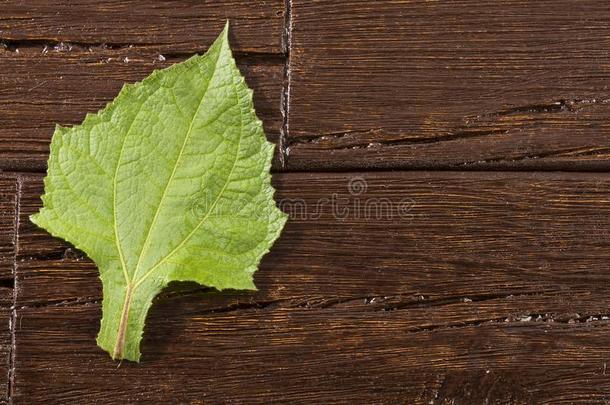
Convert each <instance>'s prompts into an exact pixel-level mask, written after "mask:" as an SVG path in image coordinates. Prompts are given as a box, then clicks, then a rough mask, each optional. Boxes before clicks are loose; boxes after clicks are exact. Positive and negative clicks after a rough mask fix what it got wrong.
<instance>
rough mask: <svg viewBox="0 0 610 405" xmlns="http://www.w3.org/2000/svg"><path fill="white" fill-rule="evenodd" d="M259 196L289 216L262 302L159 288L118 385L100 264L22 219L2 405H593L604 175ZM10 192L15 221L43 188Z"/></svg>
mask: <svg viewBox="0 0 610 405" xmlns="http://www.w3.org/2000/svg"><path fill="white" fill-rule="evenodd" d="M274 181H275V184H276V186H277V188H278V193H277V198H278V201H279V202H280V204H281V205H282V206H283V207H284V209H285V210H286V211H288V212H289V213H291V220H290V221H289V223H288V226H287V228H286V230H285V232H284V233H283V235H282V237H281V238H280V240H279V241H278V242H277V244H276V246H275V247H274V249H273V251H272V253H271V254H270V255H268V256H267V257H266V258H265V259H264V261H263V264H262V266H261V270H260V272H259V273H257V276H256V282H257V285H258V287H259V291H258V292H256V293H238V292H235V293H222V294H221V293H214V292H210V291H201V289H199V292H198V291H197V290H195V291H192V292H191V293H187V294H185V293H172V292H171V291H170V292H169V293H167V294H166V295H165V297H163V298H161V299H160V300H159V302H158V304H157V305H156V306H155V308H154V310H153V313H152V316H151V321H150V323H149V326H148V328H147V330H146V343H145V344H144V348H143V350H144V357H143V363H142V364H141V365H139V366H135V365H131V364H123V365H121V366H120V367H119V368H118V370H117V368H116V364H115V363H113V362H112V361H111V360H110V359H109V358H108V357H107V356H106V355H105V353H103V352H101V351H100V350H99V349H97V348H96V347H95V346H94V344H93V342H94V338H95V333H96V330H97V327H98V323H99V300H100V298H101V294H100V284H99V281H98V280H97V275H96V270H95V267H94V266H93V264H92V263H91V262H89V261H88V260H87V259H85V258H82V257H81V256H80V255H79V253H78V252H75V251H68V252H66V249H67V248H68V245H66V244H64V243H61V242H59V241H56V240H54V239H53V238H51V237H49V236H43V235H42V234H40V235H35V234H33V232H32V230H31V229H29V230H28V229H27V227H25V224H24V223H22V228H21V237H20V239H19V251H20V252H21V251H22V250H24V249H22V248H21V246H27V250H31V251H32V252H36V254H34V255H33V256H32V257H30V258H27V257H22V258H21V259H20V261H19V263H18V267H17V280H16V285H17V307H18V310H17V321H16V325H17V327H16V335H15V337H16V347H17V351H16V357H15V382H14V392H13V394H14V399H15V400H16V401H17V402H23V401H25V399H26V398H33V399H37V400H41V401H42V400H43V399H44V400H50V401H51V402H66V401H67V402H70V401H75V400H77V399H79V400H81V401H85V402H94V401H99V402H112V401H116V400H127V399H129V398H132V399H133V398H134V397H132V396H133V395H134V392H135V393H138V394H137V395H138V396H137V397H136V399H137V400H140V401H151V400H160V401H170V400H172V399H175V400H178V401H194V402H197V401H203V402H212V403H217V402H226V401H230V400H234V401H237V402H269V401H272V400H274V399H275V400H281V401H289V402H302V403H320V402H327V401H326V400H328V402H333V401H334V402H337V403H345V402H349V401H352V402H353V401H364V402H375V401H377V402H379V401H381V402H384V403H392V402H395V401H401V402H402V403H429V401H432V402H433V403H443V401H445V400H446V401H450V400H452V399H453V400H454V402H455V403H465V404H469V403H483V402H484V400H485V399H487V400H488V401H489V403H496V402H498V403H553V404H556V403H591V402H595V401H602V400H605V398H606V395H607V394H608V392H610V391H609V390H610V378H608V377H607V376H606V374H605V369H606V366H605V363H606V362H607V361H608V360H609V359H608V354H609V353H610V352H609V350H610V340H608V338H607V336H608V333H609V332H610V329H609V328H610V320H609V319H608V317H609V316H610V314H608V311H607V308H608V306H609V305H610V299H609V298H608V294H607V285H608V283H609V282H610V271H608V261H609V257H608V255H610V253H608V252H610V249H609V247H610V246H609V245H610V242H608V241H607V232H608V229H610V203H609V202H608V195H610V175H607V174H579V173H572V174H570V173H556V174H553V173H512V174H505V173H477V172H474V173H473V172H466V173H451V172H449V173H442V172H440V173H422V172H394V173H389V172H388V173H384V172H376V173H337V174H330V173H326V174H323V173H311V174H310V173H287V174H278V175H276V176H275V179H274ZM364 186H366V190H364V188H363V187H364ZM22 189H23V192H24V195H23V201H24V202H26V203H25V204H23V206H22V209H23V210H24V211H23V212H24V215H25V212H27V211H33V210H35V209H36V206H37V203H36V199H37V195H38V193H39V192H40V191H41V188H40V178H36V177H29V178H25V179H23V186H22ZM360 191H362V192H360ZM333 199H334V200H335V202H336V203H335V204H334V205H333V203H332V201H333ZM38 204H39V203H38ZM303 207H305V209H302V208H303ZM37 246H38V247H37ZM184 288H186V287H184V286H183V289H184ZM190 288H191V290H193V288H194V287H192V286H190ZM83 364H86V365H87V366H86V367H83ZM49 369H53V370H56V371H55V372H53V373H48V372H47V370H49ZM170 376H171V377H170ZM67 387H70V388H69V389H68V388H67ZM111 387H115V389H113V390H111ZM116 387H118V388H116ZM117 389H118V390H117ZM325 399H326V400H325ZM435 401H436V402H435Z"/></svg>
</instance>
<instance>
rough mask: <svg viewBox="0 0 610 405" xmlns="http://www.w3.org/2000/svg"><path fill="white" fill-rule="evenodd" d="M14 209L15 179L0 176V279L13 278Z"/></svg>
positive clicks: (15, 204)
mask: <svg viewBox="0 0 610 405" xmlns="http://www.w3.org/2000/svg"><path fill="white" fill-rule="evenodd" d="M16 210H17V181H16V179H15V178H14V177H6V176H5V177H0V279H12V278H13V263H14V262H15V232H16V230H17V229H16V228H17V213H16ZM0 295H1V294H0Z"/></svg>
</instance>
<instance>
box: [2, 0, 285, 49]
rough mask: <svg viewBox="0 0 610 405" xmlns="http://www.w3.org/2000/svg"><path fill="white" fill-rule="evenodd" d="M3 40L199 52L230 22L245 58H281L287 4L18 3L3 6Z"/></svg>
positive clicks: (225, 0) (259, 0)
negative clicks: (277, 55)
mask: <svg viewBox="0 0 610 405" xmlns="http://www.w3.org/2000/svg"><path fill="white" fill-rule="evenodd" d="M0 7H1V8H2V14H1V15H0V27H1V31H0V39H2V40H5V41H7V40H8V41H9V42H13V41H17V42H20V41H26V42H27V41H29V42H31V41H38V42H62V41H63V42H72V43H74V42H77V43H86V44H102V43H106V44H111V45H117V46H124V45H125V46H128V45H138V46H139V45H143V46H148V45H154V46H155V47H156V48H157V49H159V50H166V51H171V52H189V53H190V52H200V51H201V50H203V49H204V47H205V46H206V44H208V43H210V42H211V41H212V40H213V39H214V38H215V37H216V35H217V34H218V32H220V30H221V29H222V27H223V26H224V24H225V22H226V21H227V20H230V22H231V28H232V32H233V34H232V35H233V38H234V40H233V43H234V46H235V47H236V49H237V50H239V51H242V52H267V53H280V52H282V32H283V26H284V2H283V1H282V0H266V1H263V0H255V1H247V2H246V1H235V0H222V1H217V0H206V1H186V0H169V1H163V2H150V1H145V0H129V1H119V0H106V1H102V2H100V1H93V0H77V1H72V0H61V1H54V2H48V1H44V0H34V1H28V2H27V3H24V2H23V1H18V0H3V1H1V2H0Z"/></svg>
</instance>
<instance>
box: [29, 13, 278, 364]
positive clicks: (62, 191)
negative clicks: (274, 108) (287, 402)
mask: <svg viewBox="0 0 610 405" xmlns="http://www.w3.org/2000/svg"><path fill="white" fill-rule="evenodd" d="M227 34H228V23H227V26H226V27H225V29H224V31H223V32H222V34H221V35H220V36H219V37H218V39H216V41H215V42H214V44H213V45H212V46H211V47H210V49H209V50H208V51H207V53H206V54H205V55H203V56H195V57H192V58H190V59H189V60H187V61H185V62H183V63H180V64H177V65H174V66H172V67H170V68H167V69H164V70H159V71H155V72H154V73H152V74H151V75H150V76H149V77H147V78H146V79H144V80H143V81H142V82H140V83H136V84H133V85H125V86H124V87H123V89H122V90H121V92H120V93H119V95H118V96H117V98H116V99H115V100H114V101H113V102H111V103H110V104H108V106H106V108H104V109H103V110H101V111H99V112H98V113H97V114H95V115H88V116H87V117H86V119H85V120H84V122H83V123H82V124H81V125H79V126H75V127H72V128H62V127H57V128H56V130H55V133H54V135H53V140H52V142H51V154H50V157H49V161H48V172H47V177H46V178H45V195H44V196H43V197H42V200H43V203H44V205H43V208H41V210H40V211H39V212H38V213H37V214H35V215H33V216H32V217H31V220H32V222H34V223H35V224H37V225H38V226H40V227H42V228H45V229H46V230H48V231H49V232H50V233H51V234H53V235H55V236H57V237H60V238H62V239H65V240H67V241H69V242H71V243H72V244H73V245H74V246H76V247H77V248H79V249H81V250H83V251H84V252H85V253H86V254H87V255H88V256H89V257H90V258H91V259H93V260H94V261H95V263H96V264H97V266H98V268H99V271H100V278H101V280H102V283H103V294H104V300H103V318H102V321H101V327H100V331H99V334H98V337H97V343H98V345H99V346H100V347H101V348H103V349H104V350H106V351H107V352H108V353H110V354H111V356H112V358H113V359H128V360H134V361H139V358H140V348H139V346H140V340H141V339H142V333H143V329H144V323H145V320H146V314H147V312H148V310H149V308H150V306H151V303H152V300H153V298H154V297H155V296H156V295H157V294H158V293H159V292H160V291H161V290H162V289H163V288H164V287H165V286H166V285H167V284H168V283H169V282H170V281H173V280H182V281H187V280H188V281H196V282H198V283H200V284H203V285H206V286H210V287H215V288H217V289H219V290H222V289H225V288H232V289H255V288H256V287H255V286H254V283H253V281H252V275H253V273H254V272H255V271H256V269H257V266H258V264H259V262H260V259H261V257H262V256H263V255H264V254H265V253H267V252H268V251H269V248H270V246H271V245H272V244H273V242H274V241H275V240H276V239H277V237H278V236H279V234H280V232H281V230H282V227H283V226H284V223H285V221H286V216H285V214H283V213H282V212H281V211H280V210H279V209H278V208H277V207H276V205H275V202H274V200H273V193H274V189H273V188H272V186H271V184H270V180H271V176H270V174H269V170H270V166H271V158H272V155H273V148H274V147H273V144H271V143H269V142H267V140H266V138H265V134H264V132H263V129H262V124H261V122H260V120H259V119H258V118H257V117H256V113H255V112H254V108H253V105H252V90H250V89H248V87H247V86H246V84H245V83H244V79H243V77H242V76H241V74H240V72H239V70H238V68H237V66H236V64H235V60H234V59H233V56H232V54H231V49H230V47H229V42H228V36H227ZM84 85H86V84H84Z"/></svg>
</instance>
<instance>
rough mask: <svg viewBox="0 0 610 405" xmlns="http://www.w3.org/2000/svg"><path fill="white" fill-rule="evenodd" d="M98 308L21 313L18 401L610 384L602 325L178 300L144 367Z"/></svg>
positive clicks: (557, 392) (578, 397)
mask: <svg viewBox="0 0 610 405" xmlns="http://www.w3.org/2000/svg"><path fill="white" fill-rule="evenodd" d="M437 310H438V311H443V310H445V311H450V310H451V308H444V309H437ZM429 312H434V311H433V310H430V311H429ZM99 316H100V311H99V306H98V305H97V304H90V305H84V306H76V307H74V306H67V307H63V306H60V307H44V308H24V309H21V310H19V311H18V317H17V325H18V326H17V330H16V339H17V347H18V350H17V353H16V358H15V365H16V369H15V381H14V391H13V397H12V398H13V400H14V401H15V402H17V403H21V402H28V403H31V402H32V401H33V402H45V403H49V402H51V403H67V402H79V403H116V402H117V401H125V402H130V403H150V402H182V403H184V402H187V403H206V404H207V403H227V402H232V403H233V402H235V403H270V402H271V403H288V402H289V403H322V402H323V403H337V404H338V403H349V402H352V403H353V402H356V403H388V404H389V403H409V404H429V403H438V404H440V403H451V402H453V403H455V404H474V403H481V404H482V403H486V402H487V403H508V404H532V403H536V404H591V403H603V401H605V400H607V398H608V397H607V393H608V390H609V389H610V379H609V378H608V376H607V375H606V364H607V360H608V351H609V350H610V346H609V344H608V339H607V336H608V333H610V325H609V324H608V321H594V322H590V323H575V324H558V323H549V322H546V321H539V322H534V321H532V322H516V323H511V322H508V323H506V322H502V321H500V322H495V321H490V322H488V323H484V324H480V325H477V326H469V325H455V326H453V327H441V328H431V329H430V330H426V329H420V328H418V327H417V326H414V325H417V324H421V320H419V319H417V318H418V314H417V311H410V310H396V311H391V312H371V311H365V310H358V309H351V308H347V309H319V310H311V309H308V308H293V309H286V308H261V309H252V310H248V311H244V310H240V311H233V312H220V313H213V312H208V311H206V310H205V309H204V308H202V306H201V305H200V304H198V303H197V302H196V301H194V300H192V299H189V300H186V301H185V300H180V299H170V300H167V301H164V302H160V303H158V304H157V305H156V306H155V307H154V309H153V311H152V314H151V317H150V318H149V324H148V328H147V331H146V338H145V343H144V345H143V349H144V350H145V353H146V355H145V358H144V360H143V362H142V363H140V364H131V363H122V364H120V365H118V366H117V364H116V363H115V362H113V361H112V360H110V358H109V357H108V356H107V355H106V354H105V353H102V352H101V351H100V350H98V349H97V348H96V347H95V345H94V344H93V342H94V339H95V334H96V329H97V321H96V320H97V319H99ZM49 370H53V372H49ZM568 370H569V371H568Z"/></svg>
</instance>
